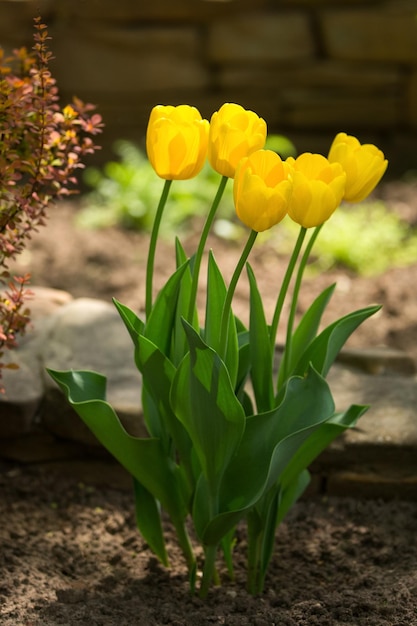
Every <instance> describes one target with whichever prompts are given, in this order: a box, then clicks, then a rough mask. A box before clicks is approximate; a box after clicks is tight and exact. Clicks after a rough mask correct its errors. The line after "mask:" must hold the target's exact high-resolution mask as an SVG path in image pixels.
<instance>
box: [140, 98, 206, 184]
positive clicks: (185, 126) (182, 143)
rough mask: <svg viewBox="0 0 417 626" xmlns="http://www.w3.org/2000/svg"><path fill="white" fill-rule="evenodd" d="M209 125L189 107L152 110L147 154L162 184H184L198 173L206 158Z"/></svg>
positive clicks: (156, 108) (164, 107)
mask: <svg viewBox="0 0 417 626" xmlns="http://www.w3.org/2000/svg"><path fill="white" fill-rule="evenodd" d="M208 130H209V123H208V121H207V120H203V119H202V118H201V115H200V112H199V111H198V110H197V109H196V108H195V107H192V106H189V105H186V104H182V105H180V106H176V107H174V106H163V105H158V106H155V107H154V108H153V109H152V111H151V115H150V118H149V123H148V128H147V133H146V150H147V153H148V158H149V161H150V163H151V165H152V167H153V169H154V170H155V172H156V173H157V174H158V176H160V178H164V179H165V180H186V179H188V178H193V177H194V176H197V174H198V173H199V172H200V171H201V169H202V167H203V165H204V162H205V160H206V157H207V143H208Z"/></svg>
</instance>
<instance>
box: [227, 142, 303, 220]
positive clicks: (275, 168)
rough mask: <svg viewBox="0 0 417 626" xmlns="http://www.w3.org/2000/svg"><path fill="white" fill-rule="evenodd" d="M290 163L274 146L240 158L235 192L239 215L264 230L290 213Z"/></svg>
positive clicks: (235, 180) (234, 186)
mask: <svg viewBox="0 0 417 626" xmlns="http://www.w3.org/2000/svg"><path fill="white" fill-rule="evenodd" d="M289 173H290V167H289V165H288V164H287V163H286V162H285V161H282V160H281V158H280V157H279V156H278V154H277V153H276V152H273V151H272V150H257V151H256V152H253V154H251V155H250V156H248V157H244V158H243V159H241V161H240V162H239V165H238V167H237V169H236V175H235V179H234V184H233V196H234V201H235V207H236V213H237V215H238V217H239V219H240V220H241V221H242V222H243V223H244V224H246V226H249V228H251V229H252V230H255V231H257V232H262V231H264V230H267V229H268V228H271V227H272V226H274V225H275V224H278V222H280V221H281V220H282V219H283V218H284V217H285V215H286V214H287V207H288V202H289V200H290V197H291V191H292V182H291V181H290V180H289Z"/></svg>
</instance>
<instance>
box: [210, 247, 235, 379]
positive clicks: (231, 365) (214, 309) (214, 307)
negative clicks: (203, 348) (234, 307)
mask: <svg viewBox="0 0 417 626" xmlns="http://www.w3.org/2000/svg"><path fill="white" fill-rule="evenodd" d="M226 292H227V288H226V285H225V282H224V280H223V276H222V274H221V272H220V269H219V267H218V265H217V263H216V261H215V259H214V256H213V253H212V252H211V251H210V253H209V259H208V270H207V298H206V320H205V328H204V341H205V342H206V344H207V345H208V346H210V347H211V348H212V349H213V350H215V351H216V352H218V353H219V354H222V353H223V352H224V346H221V345H220V334H221V332H220V330H221V312H222V309H223V304H224V301H225V298H226ZM227 337H228V339H227V349H226V353H225V357H224V362H225V364H226V367H227V369H228V370H229V375H230V380H231V381H232V384H233V385H236V380H237V373H238V365H239V357H238V338H237V329H236V322H235V319H234V316H233V313H232V312H230V315H229V330H228V335H227Z"/></svg>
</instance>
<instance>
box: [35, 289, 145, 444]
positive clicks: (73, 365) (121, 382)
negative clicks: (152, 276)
mask: <svg viewBox="0 0 417 626" xmlns="http://www.w3.org/2000/svg"><path fill="white" fill-rule="evenodd" d="M41 360H42V363H43V365H44V366H45V367H48V368H51V369H55V370H69V369H76V370H78V369H80V370H93V371H97V372H99V373H101V374H104V375H105V376H106V377H107V400H108V401H109V402H110V404H112V406H113V407H114V408H115V410H116V412H117V414H118V415H119V417H120V419H121V421H122V422H123V424H124V426H125V428H126V429H127V431H128V432H129V433H131V434H132V435H137V436H142V435H144V434H145V433H144V428H143V425H142V419H141V410H140V401H141V381H140V375H139V372H138V371H137V369H136V366H135V364H134V360H133V344H132V340H131V338H130V336H129V334H128V332H127V330H126V329H125V327H124V324H123V322H122V321H121V319H120V316H119V314H118V313H117V311H116V309H115V308H114V306H113V305H111V304H109V303H106V302H102V301H100V300H95V299H92V298H80V299H77V300H74V301H73V302H70V303H69V304H67V305H65V306H63V307H62V308H61V309H60V310H59V311H58V312H57V313H56V314H55V315H54V316H53V318H52V324H51V328H50V332H49V335H48V341H47V343H46V344H45V346H44V347H43V349H42V352H41ZM44 380H45V398H44V406H43V417H42V420H43V423H44V424H45V426H46V427H47V428H48V429H49V430H50V431H51V432H53V433H55V434H56V435H58V436H61V437H64V438H66V439H72V440H76V441H80V442H82V443H89V444H91V443H94V442H95V438H94V437H93V435H92V434H91V433H90V431H89V430H88V429H87V428H86V427H85V426H84V424H83V423H82V422H81V420H80V418H79V417H78V416H77V415H76V413H75V412H74V411H73V409H72V408H71V407H70V406H69V404H68V403H67V401H66V400H65V398H64V396H63V394H62V392H61V391H60V390H59V389H58V387H57V385H56V383H55V382H54V381H53V380H52V379H51V378H50V377H49V376H48V375H47V374H46V373H45V375H44Z"/></svg>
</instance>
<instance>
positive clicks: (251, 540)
mask: <svg viewBox="0 0 417 626" xmlns="http://www.w3.org/2000/svg"><path fill="white" fill-rule="evenodd" d="M252 515H254V513H252V514H249V515H248V517H247V525H248V574H247V576H248V580H247V589H248V593H250V594H251V595H253V596H254V595H256V594H257V593H258V580H259V576H260V560H261V547H262V532H261V530H260V528H259V520H257V519H256V518H255V523H254V520H253V519H252Z"/></svg>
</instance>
